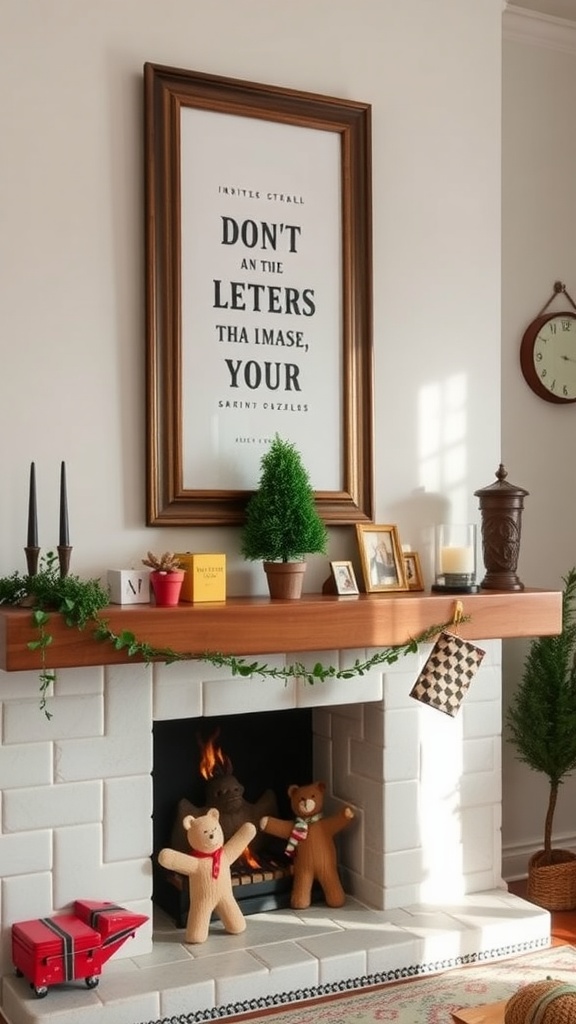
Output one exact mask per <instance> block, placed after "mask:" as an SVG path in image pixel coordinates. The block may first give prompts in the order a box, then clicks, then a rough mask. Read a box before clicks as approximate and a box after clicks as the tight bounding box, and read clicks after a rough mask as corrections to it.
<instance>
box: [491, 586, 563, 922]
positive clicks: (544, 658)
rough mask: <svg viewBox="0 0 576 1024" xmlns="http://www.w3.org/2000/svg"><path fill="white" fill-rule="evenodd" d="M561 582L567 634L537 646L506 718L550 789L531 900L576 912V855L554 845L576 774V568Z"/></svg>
mask: <svg viewBox="0 0 576 1024" xmlns="http://www.w3.org/2000/svg"><path fill="white" fill-rule="evenodd" d="M562 581H563V583H564V589H563V593H562V632H561V633H559V634H558V635H557V636H543V637H537V638H536V639H535V640H533V641H532V643H531V645H530V648H529V650H528V654H527V656H526V660H525V663H524V671H523V675H522V679H521V681H520V684H519V686H518V689H517V690H516V692H515V694H514V696H513V698H512V701H511V704H510V707H509V708H508V711H507V715H506V719H507V725H508V728H509V733H510V738H511V741H512V743H513V744H514V746H515V747H516V751H517V757H518V760H520V761H522V762H523V763H524V764H527V765H528V767H529V768H531V769H532V770H533V771H535V772H541V773H542V774H544V775H546V777H547V778H548V781H549V784H550V788H549V799H548V807H547V811H546V818H545V823H544V846H543V849H542V850H539V851H538V852H537V853H535V854H533V856H532V857H531V858H530V861H529V865H528V898H529V899H530V900H531V901H532V902H533V903H536V904H538V905H539V906H541V907H545V908H546V909H547V910H570V909H573V908H574V907H576V854H574V853H572V852H571V851H570V850H561V849H555V848H553V846H552V831H553V823H554V813H555V810H556V804H557V800H558V793H559V789H560V786H561V784H562V783H563V781H564V779H565V778H566V777H567V776H569V775H570V774H571V773H572V772H573V771H574V770H575V769H576V622H575V621H574V601H575V599H576V568H573V569H571V570H570V572H569V573H567V575H566V576H563V577H562Z"/></svg>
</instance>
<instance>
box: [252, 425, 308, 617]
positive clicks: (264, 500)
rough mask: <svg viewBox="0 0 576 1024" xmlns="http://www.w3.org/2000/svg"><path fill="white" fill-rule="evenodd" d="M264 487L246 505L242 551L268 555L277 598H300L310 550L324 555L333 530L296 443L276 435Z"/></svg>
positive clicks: (264, 465) (262, 482)
mask: <svg viewBox="0 0 576 1024" xmlns="http://www.w3.org/2000/svg"><path fill="white" fill-rule="evenodd" d="M260 469H261V475H260V481H259V485H258V489H257V490H256V491H255V493H254V494H253V495H252V497H251V498H250V500H249V502H248V505H247V507H246V520H245V523H244V526H243V529H242V549H241V550H242V554H243V556H244V558H247V559H249V560H250V561H258V560H260V559H261V560H262V561H263V563H264V571H265V573H266V576H267V579H268V589H269V591H270V596H271V597H273V598H278V597H284V598H299V597H300V596H301V593H302V580H303V574H304V572H305V570H306V562H305V560H304V556H305V555H306V554H323V553H324V552H325V551H326V545H327V543H328V533H327V530H326V527H325V525H324V523H323V522H322V520H321V518H320V516H319V514H318V512H317V510H316V505H315V501H314V491H313V490H312V486H311V484H310V479H309V476H308V473H307V471H306V469H305V467H304V465H303V463H302V459H301V456H300V454H299V452H298V451H297V450H296V448H295V446H294V445H293V444H291V443H290V442H289V441H285V440H282V438H280V437H279V435H278V434H276V436H275V438H274V440H273V441H272V444H271V445H270V448H269V449H268V451H267V452H265V453H264V455H263V456H262V459H261V463H260Z"/></svg>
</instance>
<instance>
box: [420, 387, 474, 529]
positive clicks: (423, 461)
mask: <svg viewBox="0 0 576 1024" xmlns="http://www.w3.org/2000/svg"><path fill="white" fill-rule="evenodd" d="M467 401H468V381H467V376H466V374H464V373H458V374H454V376H452V377H448V378H447V380H445V381H442V382H440V381H439V382H436V383H433V384H428V385H426V386H425V387H423V388H421V390H420V393H419V396H418V463H419V467H420V469H419V474H420V479H419V484H420V486H421V487H423V488H424V489H425V490H426V491H428V492H430V493H436V494H441V495H442V496H443V497H444V498H445V499H446V500H447V502H448V504H449V506H450V509H451V518H452V520H453V521H454V522H457V521H459V520H460V521H462V522H465V521H466V520H467V518H468V499H469V494H470V485H469V482H468V458H467V449H466V437H467V428H468V421H467Z"/></svg>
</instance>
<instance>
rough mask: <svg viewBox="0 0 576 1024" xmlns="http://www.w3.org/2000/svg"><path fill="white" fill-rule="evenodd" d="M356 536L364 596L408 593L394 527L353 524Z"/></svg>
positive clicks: (402, 559) (389, 524) (391, 525)
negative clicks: (374, 593)
mask: <svg viewBox="0 0 576 1024" xmlns="http://www.w3.org/2000/svg"><path fill="white" fill-rule="evenodd" d="M356 535H357V538H358V547H359V550H360V561H361V565H362V575H363V577H364V586H365V588H366V593H371V592H373V591H387V592H390V591H394V590H408V583H407V581H406V568H405V565H404V554H403V551H402V546H401V544H400V536H399V534H398V527H397V526H395V525H394V524H391V523H387V524H385V525H378V524H374V523H371V524H370V525H367V524H365V523H356Z"/></svg>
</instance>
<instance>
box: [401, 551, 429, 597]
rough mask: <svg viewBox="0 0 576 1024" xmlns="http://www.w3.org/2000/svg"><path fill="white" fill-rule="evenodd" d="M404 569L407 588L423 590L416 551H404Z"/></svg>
mask: <svg viewBox="0 0 576 1024" xmlns="http://www.w3.org/2000/svg"><path fill="white" fill-rule="evenodd" d="M404 569H405V571H406V583H407V584H408V590H424V579H423V577H422V567H421V565H420V556H419V554H418V552H417V551H404Z"/></svg>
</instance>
